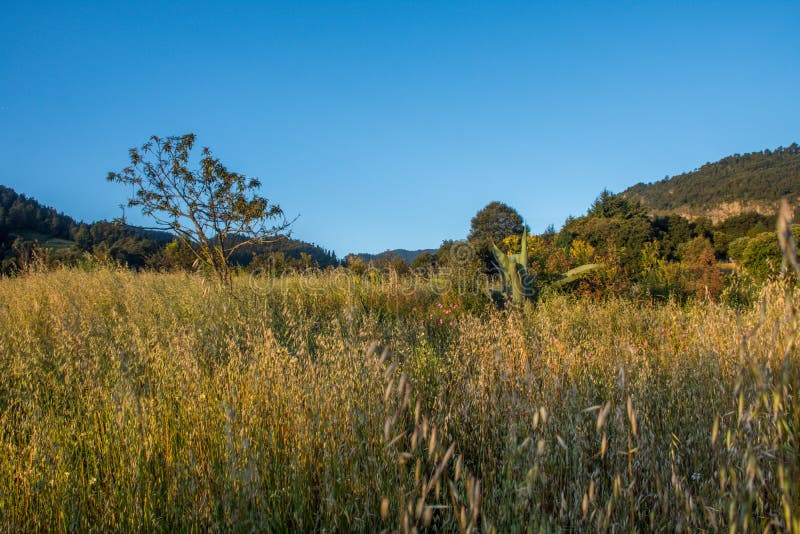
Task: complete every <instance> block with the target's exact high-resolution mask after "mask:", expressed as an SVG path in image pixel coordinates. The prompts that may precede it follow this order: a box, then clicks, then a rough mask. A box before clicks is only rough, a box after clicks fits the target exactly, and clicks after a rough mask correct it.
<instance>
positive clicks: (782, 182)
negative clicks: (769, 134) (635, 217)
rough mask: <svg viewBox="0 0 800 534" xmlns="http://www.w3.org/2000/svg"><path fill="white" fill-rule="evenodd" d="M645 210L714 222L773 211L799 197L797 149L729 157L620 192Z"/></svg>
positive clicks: (795, 145)
mask: <svg viewBox="0 0 800 534" xmlns="http://www.w3.org/2000/svg"><path fill="white" fill-rule="evenodd" d="M621 194H622V195H623V196H624V197H626V198H632V199H637V200H639V201H640V202H641V203H642V204H643V205H644V206H645V207H646V208H647V209H648V210H650V211H651V212H653V213H655V214H659V215H663V214H667V213H674V214H678V215H682V216H684V217H687V218H690V219H694V218H697V217H701V216H703V217H708V218H710V219H711V220H712V221H714V222H718V221H721V220H724V219H727V218H729V217H732V216H735V215H740V214H742V213H745V212H757V213H761V214H763V215H772V214H774V213H775V210H776V208H777V204H778V201H779V200H780V199H781V198H782V197H789V200H790V201H791V202H796V201H797V200H798V199H800V146H798V145H797V143H792V144H791V145H790V146H788V147H786V148H784V147H778V148H777V149H775V150H763V151H761V152H750V153H747V154H734V155H732V156H728V157H726V158H723V159H721V160H719V161H717V162H714V163H706V164H705V165H703V166H701V167H700V168H699V169H696V170H693V171H690V172H686V173H683V174H680V175H677V176H672V177H667V178H664V179H663V180H660V181H657V182H653V183H649V184H645V183H638V184H636V185H634V186H632V187H629V188H628V189H626V190H625V191H623V192H622V193H621Z"/></svg>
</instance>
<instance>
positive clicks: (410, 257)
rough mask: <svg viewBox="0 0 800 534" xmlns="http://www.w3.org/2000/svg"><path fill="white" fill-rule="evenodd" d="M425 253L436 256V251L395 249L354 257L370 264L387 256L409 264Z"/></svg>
mask: <svg viewBox="0 0 800 534" xmlns="http://www.w3.org/2000/svg"><path fill="white" fill-rule="evenodd" d="M425 252H427V253H429V254H436V249H435V248H424V249H419V250H406V249H404V248H396V249H394V250H386V251H384V252H381V253H379V254H368V253H366V252H362V253H361V254H356V256H358V257H359V258H361V259H362V260H364V261H366V262H370V261H377V260H381V259H383V258H386V257H387V256H391V255H394V256H399V257H401V258H403V259H404V260H405V261H406V262H408V263H411V262H412V261H414V258H416V257H417V256H419V255H420V254H423V253H425Z"/></svg>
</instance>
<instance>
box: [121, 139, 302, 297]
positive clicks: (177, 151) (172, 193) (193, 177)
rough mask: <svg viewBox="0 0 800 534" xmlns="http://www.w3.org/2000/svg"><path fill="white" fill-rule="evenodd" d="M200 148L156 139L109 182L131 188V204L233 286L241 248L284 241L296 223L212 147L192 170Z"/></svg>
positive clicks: (133, 153) (254, 181) (184, 141)
mask: <svg viewBox="0 0 800 534" xmlns="http://www.w3.org/2000/svg"><path fill="white" fill-rule="evenodd" d="M194 143H195V136H194V134H187V135H183V136H172V137H166V138H160V137H157V136H152V137H151V138H150V140H149V141H148V142H146V143H145V144H143V145H142V146H141V147H140V148H132V149H131V150H130V152H129V154H130V166H128V167H126V168H125V169H123V170H122V172H110V173H109V174H108V180H109V181H111V182H116V183H120V184H123V185H127V186H130V187H131V188H132V189H133V194H132V196H131V197H130V199H129V201H128V205H129V206H131V207H139V208H141V210H142V213H144V215H146V216H148V217H150V218H151V219H152V220H153V221H155V223H156V228H157V229H159V230H167V231H170V232H173V233H174V234H175V235H176V237H177V239H179V240H180V241H181V242H182V243H183V244H184V245H185V246H187V247H188V248H189V249H190V250H191V252H192V254H193V255H194V257H195V259H196V260H197V261H198V262H200V263H201V264H203V265H205V266H206V267H208V268H209V269H210V270H211V271H212V272H213V273H214V274H215V275H216V276H217V278H218V279H219V281H220V282H221V283H223V284H227V283H229V282H230V276H231V263H230V259H231V256H232V255H233V254H234V253H235V252H236V251H237V250H238V249H240V248H242V247H245V246H248V245H252V244H256V243H265V242H269V241H272V240H275V239H278V238H280V237H281V236H282V234H283V233H284V232H285V231H286V230H287V229H288V227H289V225H290V224H291V222H290V221H287V220H286V218H285V216H284V213H283V210H282V209H281V208H280V206H278V205H277V204H274V203H272V202H270V201H269V200H267V199H266V198H264V197H262V196H260V195H258V194H257V191H258V190H259V188H260V187H261V182H259V181H258V180H257V179H255V178H249V177H247V176H245V175H243V174H238V173H235V172H231V171H229V170H228V169H227V168H226V167H225V166H224V165H223V164H222V163H221V162H220V160H219V159H217V158H215V157H213V156H212V154H211V151H210V150H209V149H208V148H204V149H203V150H202V157H201V158H200V161H199V166H198V167H197V168H195V169H192V168H190V159H191V155H192V149H193V147H194ZM273 221H277V222H273Z"/></svg>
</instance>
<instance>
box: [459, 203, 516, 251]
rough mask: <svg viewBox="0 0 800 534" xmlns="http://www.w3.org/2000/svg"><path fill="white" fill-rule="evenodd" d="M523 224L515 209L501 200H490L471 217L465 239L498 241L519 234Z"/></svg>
mask: <svg viewBox="0 0 800 534" xmlns="http://www.w3.org/2000/svg"><path fill="white" fill-rule="evenodd" d="M523 226H524V224H523V221H522V216H521V215H520V214H519V213H517V210H515V209H514V208H512V207H511V206H509V205H508V204H504V203H502V202H496V201H495V202H490V203H489V204H487V205H486V206H485V207H484V208H483V209H481V210H480V211H479V212H478V213H477V214H476V215H475V217H473V218H472V221H471V223H470V232H469V237H468V238H467V239H468V240H469V241H478V242H486V243H492V242H496V243H499V242H500V241H502V240H503V239H505V238H506V237H507V236H510V235H515V234H516V235H519V234H521V233H522V230H523Z"/></svg>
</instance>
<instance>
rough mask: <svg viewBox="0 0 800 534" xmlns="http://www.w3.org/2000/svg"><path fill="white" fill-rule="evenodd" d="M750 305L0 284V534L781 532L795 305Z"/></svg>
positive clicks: (143, 277) (291, 282)
mask: <svg viewBox="0 0 800 534" xmlns="http://www.w3.org/2000/svg"><path fill="white" fill-rule="evenodd" d="M462 298H466V297H462ZM759 302H760V303H759V305H757V306H754V307H753V308H752V309H734V308H731V307H729V306H726V305H724V304H715V303H710V302H698V303H693V304H689V305H685V306H681V305H678V304H670V303H668V304H659V305H653V304H650V303H635V302H631V301H626V300H613V299H612V300H609V301H606V302H602V303H598V302H592V301H589V300H578V299H570V298H567V297H563V296H553V297H552V298H550V299H548V300H546V301H545V302H543V303H541V304H540V305H539V306H538V307H536V308H532V307H531V308H528V309H526V310H524V311H514V312H498V311H495V310H492V309H489V308H486V309H483V308H481V309H477V308H476V305H474V303H473V304H472V305H471V307H472V310H471V311H467V310H465V308H469V307H470V306H468V305H465V304H464V303H463V302H462V300H461V298H460V297H459V296H458V295H456V294H455V291H451V292H448V293H446V294H444V295H441V296H440V295H438V294H436V292H434V291H432V290H431V289H430V288H428V287H427V286H425V285H424V284H421V283H419V282H416V283H415V282H408V281H406V282H404V281H402V280H400V281H398V280H388V281H377V282H376V283H372V284H366V283H365V282H364V280H361V279H358V278H356V277H352V276H350V275H344V274H336V275H330V276H323V275H317V276H309V277H299V276H298V277H290V278H287V279H285V280H283V281H282V283H281V284H280V285H277V286H276V285H274V284H271V283H268V282H267V281H266V280H263V279H249V278H245V277H240V278H238V279H237V280H236V281H235V285H234V288H233V290H232V291H231V292H226V291H221V290H219V289H216V288H215V287H213V286H211V285H209V284H208V283H206V282H204V281H203V279H201V278H198V277H195V276H189V275H183V274H134V273H130V272H127V271H122V270H115V269H111V268H106V269H101V270H98V271H94V272H82V271H78V270H67V269H64V270H56V271H53V272H49V273H32V274H29V275H27V276H23V277H18V278H14V279H3V280H0V377H1V378H0V529H2V530H5V531H20V532H22V531H31V530H102V531H108V530H148V531H161V530H174V529H179V530H202V531H205V530H209V529H214V530H226V531H227V530H235V531H240V530H241V531H244V530H248V531H249V530H252V529H256V530H269V531H297V530H306V531H307V530H323V529H324V530H328V531H368V532H373V531H381V530H384V529H388V530H400V531H402V530H408V531H412V530H414V529H420V530H424V529H425V528H431V529H437V530H441V531H464V530H473V529H475V530H481V531H482V530H489V529H491V528H496V529H497V530H498V531H500V532H507V531H526V530H527V531H531V530H532V531H539V530H546V531H548V530H555V529H558V528H573V529H580V530H615V531H631V530H639V531H651V530H666V531H674V530H678V531H687V530H711V531H715V530H730V531H748V530H749V531H763V530H767V531H769V530H773V531H780V530H793V531H800V448H799V447H798V428H800V406H798V402H797V392H798V386H800V365H799V364H800V358H799V357H798V349H797V347H796V341H797V337H798V324H797V322H798V319H797V316H796V314H794V312H793V308H792V307H791V306H787V303H786V301H785V299H784V289H783V288H782V286H781V285H780V284H778V283H773V284H772V285H768V286H767V287H765V288H764V290H763V292H762V297H761V299H760V301H759ZM440 304H441V307H440V306H439V305H440ZM440 320H441V322H440ZM451 323H452V324H451ZM373 342H377V344H378V345H379V346H380V349H376V348H375V345H373ZM383 348H387V349H389V350H390V351H391V352H390V353H386V354H383V353H382V349H383ZM382 354H383V358H381V355H382Z"/></svg>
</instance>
